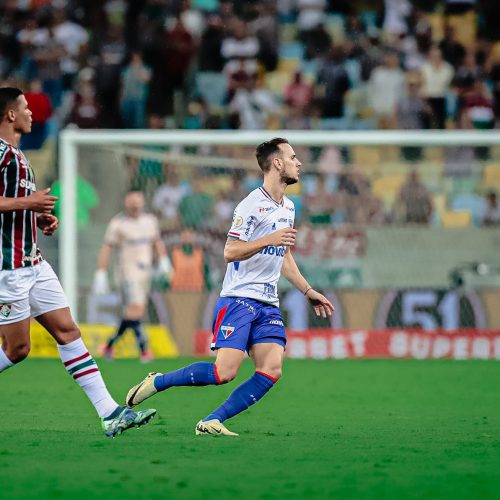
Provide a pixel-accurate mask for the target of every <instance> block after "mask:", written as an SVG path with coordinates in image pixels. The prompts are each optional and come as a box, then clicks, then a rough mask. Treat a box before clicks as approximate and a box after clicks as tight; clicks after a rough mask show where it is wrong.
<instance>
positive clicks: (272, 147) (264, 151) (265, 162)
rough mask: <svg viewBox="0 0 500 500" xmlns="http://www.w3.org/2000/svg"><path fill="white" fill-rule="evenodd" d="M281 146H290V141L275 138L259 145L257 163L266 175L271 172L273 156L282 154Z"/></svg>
mask: <svg viewBox="0 0 500 500" xmlns="http://www.w3.org/2000/svg"><path fill="white" fill-rule="evenodd" d="M280 144H288V139H284V138H283V137H275V138H274V139H271V140H270V141H266V142H263V143H262V144H259V145H258V146H257V148H256V149H255V156H256V157H257V163H258V164H259V167H260V168H261V170H262V171H263V172H264V173H267V172H269V170H271V161H272V160H271V156H272V155H276V154H281V150H280V148H279V146H280Z"/></svg>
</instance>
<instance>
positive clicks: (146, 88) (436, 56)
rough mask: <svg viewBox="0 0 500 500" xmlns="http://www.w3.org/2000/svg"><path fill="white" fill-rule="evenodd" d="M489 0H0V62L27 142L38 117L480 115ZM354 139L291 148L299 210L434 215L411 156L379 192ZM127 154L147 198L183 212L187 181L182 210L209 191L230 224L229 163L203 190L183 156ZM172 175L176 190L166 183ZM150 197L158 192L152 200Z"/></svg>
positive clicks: (407, 218) (206, 124) (450, 123)
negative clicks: (179, 161) (26, 105)
mask: <svg viewBox="0 0 500 500" xmlns="http://www.w3.org/2000/svg"><path fill="white" fill-rule="evenodd" d="M498 14H500V6H499V5H498V2H495V1H494V0H491V1H488V0H485V1H483V2H476V1H474V0H461V1H457V0H412V1H410V0H384V1H383V0H378V1H376V2H349V1H347V0H255V1H251V2H250V1H248V2H242V1H236V0H147V1H140V0H128V1H127V0H107V1H99V0H95V1H89V0H87V1H83V0H52V1H49V0H31V1H30V0H5V1H4V2H2V5H1V6H0V75H1V77H2V80H3V84H4V85H5V84H7V85H18V86H21V87H22V88H25V89H26V90H28V92H27V98H28V100H29V102H30V106H31V108H32V110H33V113H34V116H33V118H34V130H33V133H32V134H31V136H28V138H27V143H25V144H24V145H23V146H24V148H26V149H31V148H33V149H36V148H38V147H40V146H41V144H43V141H44V139H45V137H46V135H47V134H48V133H49V131H50V130H53V127H52V128H51V127H48V123H51V124H52V125H53V124H54V123H55V124H56V128H57V127H63V126H67V125H70V126H75V127H79V128H144V127H148V128H155V129H162V128H185V129H200V128H201V129H204V128H206V129H220V128H223V129H247V130H257V129H269V130H273V129H312V130H313V129H322V130H336V129H343V130H345V129H349V130H359V129H377V128H381V129H408V130H418V129H424V128H434V129H444V128H451V129H456V128H461V129H464V128H465V129H472V128H476V129H486V128H494V127H496V126H497V123H498V122H499V120H500V43H499V42H498V41H497V40H498V33H497V32H496V30H495V27H494V20H495V19H497V17H498ZM358 153H359V154H356V152H354V153H353V154H352V155H351V157H349V154H348V155H347V156H348V157H347V158H346V153H345V151H338V150H336V149H334V148H324V149H323V150H322V151H319V152H316V153H315V152H314V151H311V150H304V151H301V152H300V154H301V155H302V156H301V157H303V162H304V163H307V162H312V163H314V164H315V165H316V166H317V168H316V172H315V174H314V175H312V176H310V178H306V179H305V183H304V188H303V191H302V193H301V194H302V195H303V196H301V199H300V200H298V203H300V204H301V205H302V214H304V217H305V219H304V220H305V221H307V222H310V223H311V224H317V225H319V224H331V225H335V224H337V223H339V224H342V223H352V224H365V223H369V224H382V223H389V222H394V221H395V222H411V223H420V224H429V223H431V222H432V221H433V212H434V209H435V200H434V199H433V197H432V196H431V193H430V188H429V186H428V183H427V182H423V181H422V175H421V174H420V172H419V171H417V169H416V168H413V169H412V170H411V171H408V169H406V170H405V171H404V175H400V177H399V180H398V183H397V187H396V188H394V186H393V187H392V188H391V190H390V196H389V197H387V196H385V197H384V196H383V195H384V193H387V190H386V188H387V176H386V177H385V179H386V184H383V182H382V183H380V186H379V187H378V188H377V186H375V183H376V182H377V179H375V180H374V178H373V176H371V175H370V174H369V173H367V172H366V170H365V167H366V165H367V164H374V162H375V163H377V162H378V164H380V163H381V159H380V158H373V156H370V155H368V157H365V156H363V152H362V150H360V151H359V152H358ZM473 153H474V154H475V155H476V156H477V157H479V156H480V155H481V154H482V155H483V156H484V157H485V158H488V157H489V156H488V155H489V154H490V152H489V151H474V152H473ZM238 154H241V152H239V153H238ZM312 157H315V158H314V161H312V160H313V158H312ZM392 159H393V160H394V157H393V158H392ZM397 159H402V160H403V161H405V162H412V164H414V165H417V164H418V163H419V162H421V161H422V160H423V159H426V158H423V152H422V150H421V149H419V148H414V147H413V148H411V147H407V148H402V150H401V151H398V153H397ZM443 161H444V160H443ZM322 165H323V166H324V168H323V167H322ZM345 165H351V168H349V169H345V168H344V166H345ZM129 167H130V171H131V174H130V179H131V185H135V186H137V185H139V186H140V187H143V186H144V182H145V178H146V177H148V178H149V179H151V178H152V179H153V188H154V189H153V190H152V191H151V194H152V195H154V199H153V198H152V199H153V207H154V206H155V205H156V206H157V207H158V211H159V212H164V215H165V216H166V217H170V218H171V216H172V214H173V213H174V212H172V210H173V209H172V206H171V205H172V204H174V205H175V204H177V203H178V204H179V211H178V214H179V217H180V218H181V219H182V217H183V215H182V214H183V213H186V210H184V212H183V210H182V206H183V203H184V205H186V203H187V202H186V200H185V199H184V202H183V199H182V197H184V198H186V197H190V198H189V207H190V208H189V210H188V211H187V212H189V213H191V217H193V216H192V214H193V213H194V212H196V210H194V209H192V207H193V206H198V205H196V203H197V200H198V201H200V200H201V199H202V198H204V200H201V201H200V203H199V209H200V211H201V212H203V211H204V210H205V209H206V208H207V206H208V205H207V204H210V209H211V210H212V206H213V210H214V214H215V215H216V217H217V219H218V220H220V221H221V223H224V224H225V223H226V222H227V219H230V217H231V214H232V207H233V204H234V200H233V198H235V199H237V198H238V196H239V194H238V196H236V195H235V196H233V194H234V193H235V192H238V193H240V191H241V190H242V189H247V190H248V189H250V188H252V186H253V184H252V183H254V181H255V179H254V178H253V177H252V176H251V175H247V174H245V175H244V176H241V175H236V174H235V175H233V176H232V177H231V176H229V177H231V179H230V182H231V183H235V185H236V187H235V185H231V186H230V187H228V189H227V190H226V191H223V192H214V193H212V194H211V195H210V194H207V193H205V192H201V191H202V190H200V189H198V186H197V184H199V182H198V183H197V182H190V183H188V184H189V185H186V183H184V184H183V183H179V181H178V179H177V177H178V174H179V172H176V173H175V174H174V175H173V176H172V177H170V176H169V175H168V171H169V169H170V170H172V167H171V166H169V165H168V164H166V165H165V164H161V163H158V162H154V161H153V162H148V161H146V160H141V161H139V162H137V161H135V163H134V162H133V161H131V162H130V165H129ZM420 170H423V173H424V174H425V169H420ZM145 172H146V174H145ZM451 173H453V172H451ZM461 173H463V172H461ZM181 177H182V175H181ZM424 177H425V180H426V179H427V176H424ZM383 179H384V178H383ZM383 179H382V180H383ZM163 183H166V184H164V185H163ZM177 185H178V186H179V189H180V190H184V192H183V193H182V195H181V194H180V191H179V192H178V193H177V191H176V194H175V197H174V198H170V197H169V196H170V195H171V192H172V190H175V189H176V188H175V186H177ZM159 186H160V187H159ZM146 188H147V189H149V187H148V186H146ZM157 188H158V191H156V189H157ZM179 189H178V190H179ZM153 191H156V194H154V193H153ZM167 192H168V193H169V195H165V193H167ZM161 193H163V195H162V194H161ZM484 194H485V193H481V196H483V195H484ZM488 196H489V195H488ZM160 199H163V200H165V199H168V200H169V201H168V203H167V204H165V205H163V206H162V204H161V203H160V202H159V201H158V200H160ZM487 199H488V200H489V198H487ZM483 201H484V200H483ZM195 202H196V203H195ZM485 203H486V202H485ZM483 206H484V203H483ZM175 210H177V208H176V209H175ZM193 210H194V211H193ZM175 213H176V214H177V212H175ZM188 218H189V217H188ZM194 219H196V217H194ZM181 222H183V223H184V224H185V225H188V226H192V225H193V224H192V223H191V222H190V221H181Z"/></svg>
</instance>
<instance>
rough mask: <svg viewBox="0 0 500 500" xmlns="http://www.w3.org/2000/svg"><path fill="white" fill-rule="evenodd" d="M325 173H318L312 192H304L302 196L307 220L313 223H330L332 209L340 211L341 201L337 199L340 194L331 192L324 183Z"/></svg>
mask: <svg viewBox="0 0 500 500" xmlns="http://www.w3.org/2000/svg"><path fill="white" fill-rule="evenodd" d="M326 180H327V178H326V176H325V175H318V176H317V178H316V186H315V189H314V191H313V192H312V193H309V194H306V195H305V196H304V197H303V198H304V208H305V211H306V214H307V217H308V219H309V222H310V223H311V224H314V225H318V224H320V225H321V224H327V225H330V224H331V223H332V221H333V216H334V211H335V212H337V213H336V215H337V217H338V215H339V214H338V212H341V211H342V209H343V207H342V201H341V200H339V198H341V195H340V196H339V195H338V193H337V196H336V195H335V194H334V193H332V192H331V191H330V190H329V189H328V187H327V183H326Z"/></svg>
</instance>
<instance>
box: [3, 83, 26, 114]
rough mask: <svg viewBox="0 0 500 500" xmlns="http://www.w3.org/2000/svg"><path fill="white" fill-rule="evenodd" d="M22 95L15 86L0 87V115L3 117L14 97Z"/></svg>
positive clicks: (14, 99)
mask: <svg viewBox="0 0 500 500" xmlns="http://www.w3.org/2000/svg"><path fill="white" fill-rule="evenodd" d="M20 95H23V91H22V90H21V89H17V88H15V87H0V117H1V118H3V116H4V115H5V113H7V111H8V110H9V107H10V106H11V105H12V103H13V102H15V101H16V99H17V98H18V97H19V96H20Z"/></svg>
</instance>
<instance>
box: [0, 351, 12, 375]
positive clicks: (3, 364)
mask: <svg viewBox="0 0 500 500" xmlns="http://www.w3.org/2000/svg"><path fill="white" fill-rule="evenodd" d="M11 366H14V363H13V362H12V361H11V360H10V359H9V358H8V357H7V355H6V354H5V352H4V351H3V347H2V346H1V345H0V372H3V371H5V370H7V368H10V367H11Z"/></svg>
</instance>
